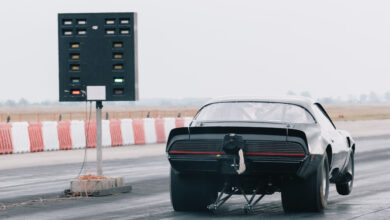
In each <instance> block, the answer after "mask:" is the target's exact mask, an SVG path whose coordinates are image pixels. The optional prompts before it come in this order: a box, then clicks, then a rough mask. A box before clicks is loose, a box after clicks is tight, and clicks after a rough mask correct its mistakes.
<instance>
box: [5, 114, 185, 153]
mask: <svg viewBox="0 0 390 220" xmlns="http://www.w3.org/2000/svg"><path fill="white" fill-rule="evenodd" d="M191 120H192V119H191V118H142V119H121V120H102V145H103V146H105V147H108V146H123V145H132V144H136V145H140V144H153V143H164V142H166V140H167V138H168V136H169V133H170V131H171V130H172V129H173V128H176V127H183V126H188V125H189V124H190V122H191ZM85 147H88V148H94V147H96V122H95V121H90V122H89V123H88V121H60V122H54V121H45V122H42V123H41V122H30V123H27V122H15V123H0V154H10V153H24V152H39V151H51V150H70V149H80V148H85Z"/></svg>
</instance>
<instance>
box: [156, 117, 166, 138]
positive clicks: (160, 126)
mask: <svg viewBox="0 0 390 220" xmlns="http://www.w3.org/2000/svg"><path fill="white" fill-rule="evenodd" d="M154 122H155V127H156V138H157V140H156V141H157V143H164V142H165V140H166V135H165V128H164V119H162V118H156V119H154Z"/></svg>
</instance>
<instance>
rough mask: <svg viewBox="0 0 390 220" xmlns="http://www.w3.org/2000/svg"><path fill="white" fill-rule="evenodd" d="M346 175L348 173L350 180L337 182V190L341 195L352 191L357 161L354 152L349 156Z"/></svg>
mask: <svg viewBox="0 0 390 220" xmlns="http://www.w3.org/2000/svg"><path fill="white" fill-rule="evenodd" d="M345 172H346V173H345V175H348V176H349V177H345V178H348V179H349V181H347V182H343V183H336V190H337V192H338V193H339V194H340V195H349V194H350V193H351V192H352V188H353V177H354V175H355V161H354V156H353V153H351V154H350V156H349V161H348V165H347V168H346V171H345Z"/></svg>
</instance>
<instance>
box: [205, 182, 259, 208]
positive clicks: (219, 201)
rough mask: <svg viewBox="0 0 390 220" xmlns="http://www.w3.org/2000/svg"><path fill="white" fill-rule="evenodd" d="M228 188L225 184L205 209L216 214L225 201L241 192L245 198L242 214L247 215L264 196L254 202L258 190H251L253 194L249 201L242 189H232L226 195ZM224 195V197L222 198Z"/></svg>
mask: <svg viewBox="0 0 390 220" xmlns="http://www.w3.org/2000/svg"><path fill="white" fill-rule="evenodd" d="M228 188H229V185H228V184H225V185H224V187H223V189H222V191H221V192H220V193H219V195H218V197H217V199H216V200H215V202H214V203H212V204H210V205H208V206H207V208H208V209H209V210H210V211H212V212H216V211H217V209H218V208H219V207H221V206H222V205H223V204H224V203H225V202H226V201H227V200H229V199H230V197H232V195H234V194H235V193H237V192H241V193H242V195H243V196H244V198H245V201H246V204H245V205H244V212H245V213H247V214H249V213H252V212H253V207H254V206H255V205H256V204H257V203H258V202H259V201H260V200H261V199H262V198H263V197H264V196H265V194H261V195H259V197H258V198H257V199H256V200H255V198H256V196H257V193H258V191H259V189H256V190H253V194H252V195H251V197H250V199H248V197H247V196H246V194H245V191H244V189H243V188H242V187H232V188H231V190H230V191H229V192H228V193H226V191H227V189H228ZM224 194H226V195H225V196H223V195H224Z"/></svg>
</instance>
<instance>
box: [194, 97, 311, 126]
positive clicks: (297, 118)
mask: <svg viewBox="0 0 390 220" xmlns="http://www.w3.org/2000/svg"><path fill="white" fill-rule="evenodd" d="M195 120H196V121H253V122H271V123H315V121H314V119H313V117H312V116H311V114H310V113H309V112H308V111H307V110H306V109H304V108H302V107H300V106H297V105H292V104H284V103H268V102H224V103H214V104H210V105H207V106H205V107H204V108H203V109H202V110H201V111H200V112H199V114H198V115H197V117H196V119H195Z"/></svg>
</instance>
